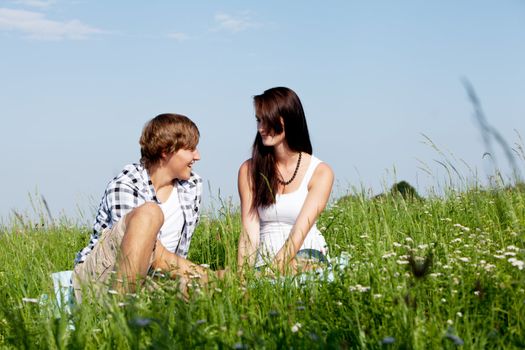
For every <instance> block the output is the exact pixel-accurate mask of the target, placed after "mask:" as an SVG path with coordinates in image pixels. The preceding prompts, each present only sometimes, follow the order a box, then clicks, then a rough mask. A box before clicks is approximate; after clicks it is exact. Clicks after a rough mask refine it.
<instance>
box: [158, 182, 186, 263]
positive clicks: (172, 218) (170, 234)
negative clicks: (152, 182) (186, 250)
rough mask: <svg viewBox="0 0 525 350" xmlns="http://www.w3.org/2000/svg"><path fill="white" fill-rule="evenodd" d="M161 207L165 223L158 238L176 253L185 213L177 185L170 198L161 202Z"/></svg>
mask: <svg viewBox="0 0 525 350" xmlns="http://www.w3.org/2000/svg"><path fill="white" fill-rule="evenodd" d="M160 208H161V209H162V212H163V213H164V224H162V227H161V228H160V234H159V236H158V238H159V239H160V243H162V245H163V246H164V247H165V248H166V249H167V250H169V251H170V252H172V253H174V252H175V249H177V246H178V245H179V242H180V239H181V235H182V227H183V226H184V215H183V214H182V208H181V206H180V200H179V193H178V191H177V187H176V186H175V187H173V190H172V191H171V194H170V196H169V197H168V199H167V200H166V201H165V202H164V203H161V204H160Z"/></svg>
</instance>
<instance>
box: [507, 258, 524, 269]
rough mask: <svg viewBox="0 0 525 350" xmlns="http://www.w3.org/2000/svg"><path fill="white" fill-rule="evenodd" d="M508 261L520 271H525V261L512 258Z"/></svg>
mask: <svg viewBox="0 0 525 350" xmlns="http://www.w3.org/2000/svg"><path fill="white" fill-rule="evenodd" d="M507 261H508V262H510V263H511V264H512V266H516V267H517V268H518V269H519V270H523V268H524V267H525V263H524V262H523V261H521V260H518V259H516V258H510V259H509V260H507Z"/></svg>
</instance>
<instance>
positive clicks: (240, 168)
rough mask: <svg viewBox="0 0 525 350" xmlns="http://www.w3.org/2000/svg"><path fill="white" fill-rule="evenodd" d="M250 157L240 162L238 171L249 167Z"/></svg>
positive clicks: (243, 170)
mask: <svg viewBox="0 0 525 350" xmlns="http://www.w3.org/2000/svg"><path fill="white" fill-rule="evenodd" d="M251 164H252V159H251V158H250V159H246V160H245V161H244V162H242V163H241V166H240V167H239V172H241V171H242V172H245V171H248V170H249V169H250V167H251Z"/></svg>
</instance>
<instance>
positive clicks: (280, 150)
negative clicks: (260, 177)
mask: <svg viewBox="0 0 525 350" xmlns="http://www.w3.org/2000/svg"><path fill="white" fill-rule="evenodd" d="M298 153H299V152H295V151H292V150H291V149H290V148H289V147H288V146H285V145H280V146H278V147H275V149H274V154H275V161H276V162H277V163H279V164H282V165H284V166H288V165H290V164H292V163H293V164H295V163H296V162H297V156H296V155H297V154H298Z"/></svg>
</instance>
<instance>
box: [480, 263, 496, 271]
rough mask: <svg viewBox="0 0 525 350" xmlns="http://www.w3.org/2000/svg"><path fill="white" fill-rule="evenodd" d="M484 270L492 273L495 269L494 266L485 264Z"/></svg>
mask: <svg viewBox="0 0 525 350" xmlns="http://www.w3.org/2000/svg"><path fill="white" fill-rule="evenodd" d="M483 268H484V269H485V271H492V270H494V269H495V268H496V265H493V264H487V265H485V266H484V267H483Z"/></svg>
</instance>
